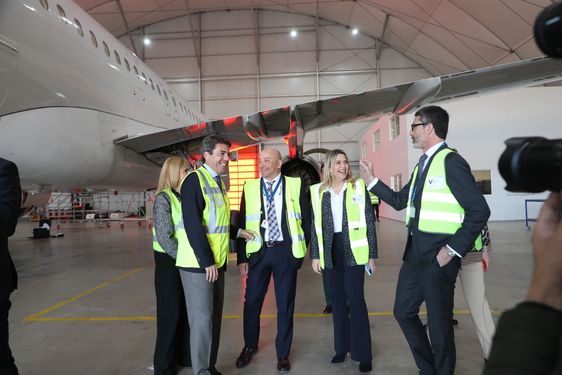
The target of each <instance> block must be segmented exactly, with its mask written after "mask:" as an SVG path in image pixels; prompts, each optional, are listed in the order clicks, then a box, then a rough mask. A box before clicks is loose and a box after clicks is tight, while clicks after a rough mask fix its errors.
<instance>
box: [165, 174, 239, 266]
mask: <svg viewBox="0 0 562 375" xmlns="http://www.w3.org/2000/svg"><path fill="white" fill-rule="evenodd" d="M191 173H196V174H197V178H198V180H199V184H200V186H201V191H202V192H203V198H204V199H205V209H204V210H203V217H202V218H201V220H202V222H203V223H202V224H203V227H204V228H205V232H206V234H207V240H208V241H209V245H210V246H211V250H212V251H213V256H214V259H215V265H216V266H217V267H219V268H220V267H222V266H223V265H224V264H225V263H226V260H227V258H228V250H229V240H230V204H229V201H228V197H227V195H226V194H224V193H223V191H225V190H226V188H225V186H224V183H223V182H222V181H221V187H219V186H218V185H217V183H216V182H215V180H214V179H213V177H212V176H211V174H210V173H209V171H208V170H207V169H206V168H205V167H201V168H199V169H197V170H195V171H193V172H191ZM184 181H185V180H184ZM187 230H189V228H187ZM176 266H178V267H187V268H200V267H201V266H200V264H199V262H198V260H197V258H196V256H195V252H194V250H193V247H192V246H191V244H190V243H189V238H187V236H186V243H185V244H183V243H182V244H180V243H178V256H177V258H176Z"/></svg>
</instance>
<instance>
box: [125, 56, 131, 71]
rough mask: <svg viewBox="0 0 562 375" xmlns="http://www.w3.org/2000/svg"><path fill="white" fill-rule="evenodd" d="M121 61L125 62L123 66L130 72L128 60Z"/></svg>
mask: <svg viewBox="0 0 562 375" xmlns="http://www.w3.org/2000/svg"><path fill="white" fill-rule="evenodd" d="M123 60H125V66H126V67H127V71H129V72H130V71H131V65H130V64H129V60H127V59H126V58H124V59H123Z"/></svg>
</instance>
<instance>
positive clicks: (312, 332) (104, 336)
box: [10, 219, 532, 375]
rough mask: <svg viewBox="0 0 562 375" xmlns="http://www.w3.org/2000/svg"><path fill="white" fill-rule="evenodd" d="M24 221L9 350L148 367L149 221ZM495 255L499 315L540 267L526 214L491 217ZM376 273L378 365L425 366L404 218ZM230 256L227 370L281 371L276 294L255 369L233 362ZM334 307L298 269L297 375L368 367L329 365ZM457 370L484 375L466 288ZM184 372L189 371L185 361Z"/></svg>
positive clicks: (65, 370) (85, 369)
mask: <svg viewBox="0 0 562 375" xmlns="http://www.w3.org/2000/svg"><path fill="white" fill-rule="evenodd" d="M32 227H33V224H31V223H25V222H22V223H20V225H19V226H18V229H17V232H16V234H15V235H14V236H13V237H12V238H11V239H10V248H11V253H12V257H13V259H14V262H15V264H16V268H17V269H18V273H19V289H18V290H17V291H16V292H15V293H14V294H13V295H12V302H13V307H12V310H11V314H10V324H11V326H10V328H11V346H12V350H13V352H14V356H15V358H16V362H17V365H18V367H19V369H20V373H21V374H22V375H34V374H100V375H107V374H147V375H150V374H151V372H150V371H149V370H147V367H148V366H149V365H150V364H151V362H152V353H153V350H154V341H155V320H154V319H155V297H154V288H153V276H154V266H153V256H152V250H151V240H150V238H151V235H150V231H149V230H148V228H147V227H146V226H145V225H144V224H143V225H141V226H138V225H137V224H136V223H135V222H128V223H126V224H125V228H124V229H121V228H120V227H119V225H118V224H117V223H113V225H112V226H111V227H110V228H105V227H103V228H100V227H98V225H96V224H93V223H82V224H62V225H61V228H60V230H57V229H55V228H53V232H57V231H60V232H63V233H64V237H61V238H50V239H41V240H31V239H28V238H27V236H29V235H30V234H31V231H32ZM490 231H491V236H492V244H493V247H494V251H495V253H494V259H493V262H492V265H491V267H490V269H489V271H488V273H487V274H486V282H487V295H488V299H489V302H490V305H491V306H492V309H493V310H494V316H495V317H496V318H497V316H498V315H499V312H500V311H501V310H503V309H506V308H509V307H511V306H513V305H514V304H515V303H516V302H518V301H520V300H521V299H522V298H523V296H524V294H525V289H526V286H527V284H528V281H529V278H530V273H531V262H532V257H531V251H530V245H529V243H530V232H529V231H527V230H526V229H525V227H524V224H523V223H521V222H501V223H491V225H490ZM377 232H378V235H379V249H380V250H379V256H380V260H379V262H378V264H377V270H376V273H375V275H374V276H373V277H370V278H368V279H367V280H366V285H365V294H366V296H367V306H368V308H369V311H370V313H371V317H370V321H371V334H372V338H373V354H374V362H373V366H374V372H373V373H376V374H380V375H383V374H392V375H395V374H398V375H401V374H417V370H416V367H415V364H414V361H413V359H412V356H411V354H410V351H409V349H408V346H407V343H406V340H405V339H404V337H403V335H402V332H401V331H400V329H399V327H398V325H397V323H396V321H395V320H394V318H393V317H392V314H391V312H392V306H393V301H394V290H395V286H396V279H397V277H398V270H399V267H400V263H401V256H402V251H403V248H404V241H405V231H404V227H403V224H402V223H398V222H394V221H390V220H386V219H382V221H381V222H380V223H379V224H377ZM235 264H236V263H235V261H234V260H232V259H231V261H230V263H229V269H228V271H227V278H226V292H225V295H226V296H225V306H224V323H223V328H222V337H221V346H220V353H219V361H218V364H217V367H218V369H219V370H220V371H221V372H222V373H223V374H225V375H226V374H246V375H253V374H260V375H261V374H275V373H276V371H275V364H276V359H275V348H274V337H275V327H276V325H275V324H276V323H275V319H274V317H273V316H272V314H275V303H274V298H273V291H272V289H273V288H270V292H269V293H268V295H267V297H266V302H265V305H264V311H263V313H264V314H265V317H264V318H262V323H261V324H262V337H261V341H260V352H259V353H258V354H257V355H256V356H254V358H253V360H252V363H251V364H250V365H249V366H248V367H246V368H245V369H241V370H238V369H236V368H235V366H234V362H235V359H236V357H237V355H238V354H239V352H240V350H241V348H242V346H243V340H242V319H241V313H242V303H243V283H242V280H241V278H240V276H239V274H238V270H237V268H236V266H235ZM323 307H324V297H323V292H322V281H321V277H319V276H318V275H316V274H314V273H313V272H312V270H311V268H310V262H309V261H308V260H307V261H306V262H305V264H304V265H303V268H302V269H301V271H300V272H299V279H298V288H297V300H296V317H295V338H294V342H293V348H292V352H291V356H290V359H291V363H292V371H291V374H307V375H312V374H358V373H359V372H358V370H357V363H354V362H353V361H351V360H350V359H349V358H348V359H347V360H346V362H345V363H343V364H341V365H331V364H330V363H329V360H330V358H331V356H332V355H333V341H332V340H333V339H332V322H331V316H329V315H323V314H321V311H322V309H323ZM455 307H456V309H457V311H458V312H457V314H456V318H457V319H458V320H459V326H458V327H457V328H456V329H455V335H456V347H457V371H456V374H459V375H461V374H467V375H468V374H470V375H472V374H478V373H480V371H481V368H482V365H483V359H482V352H481V349H480V345H479V342H478V339H477V337H476V333H475V331H474V326H473V323H472V321H471V319H470V316H469V315H468V314H467V311H466V303H465V302H464V297H463V294H462V293H461V290H460V286H459V287H458V288H457V293H456V297H455ZM180 374H182V375H183V374H191V370H190V369H183V370H182V371H181V372H180Z"/></svg>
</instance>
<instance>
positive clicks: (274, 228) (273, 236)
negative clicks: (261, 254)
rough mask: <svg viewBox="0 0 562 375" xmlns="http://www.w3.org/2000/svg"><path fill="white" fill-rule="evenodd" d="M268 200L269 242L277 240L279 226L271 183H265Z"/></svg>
mask: <svg viewBox="0 0 562 375" xmlns="http://www.w3.org/2000/svg"><path fill="white" fill-rule="evenodd" d="M266 183H267V190H268V191H269V195H267V196H268V197H269V198H270V199H271V200H270V199H268V200H267V223H268V229H269V241H277V239H278V238H279V225H278V223H277V213H276V211H275V199H274V197H273V181H266Z"/></svg>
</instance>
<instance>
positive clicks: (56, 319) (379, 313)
mask: <svg viewBox="0 0 562 375" xmlns="http://www.w3.org/2000/svg"><path fill="white" fill-rule="evenodd" d="M43 311H45V310H43ZM50 311H52V310H50ZM38 314H39V313H38ZM38 314H35V315H32V316H30V317H27V318H25V321H33V322H70V321H91V322H93V321H97V322H109V321H152V320H156V317H155V316H99V317H95V316H76V317H56V316H54V317H40V316H39V315H38ZM454 314H455V315H457V316H458V315H470V312H469V311H468V310H454ZM500 314H501V311H500V310H492V315H494V316H498V315H500ZM420 315H427V312H426V311H424V310H422V311H420ZM331 316H332V315H331V314H321V313H320V314H306V313H295V315H294V317H295V318H328V317H331ZM369 316H376V317H389V316H390V317H391V316H392V311H374V312H369ZM276 317H277V314H262V315H261V318H262V319H275V318H276ZM222 318H223V319H242V316H241V315H236V314H234V315H223V317H222Z"/></svg>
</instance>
